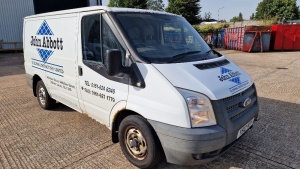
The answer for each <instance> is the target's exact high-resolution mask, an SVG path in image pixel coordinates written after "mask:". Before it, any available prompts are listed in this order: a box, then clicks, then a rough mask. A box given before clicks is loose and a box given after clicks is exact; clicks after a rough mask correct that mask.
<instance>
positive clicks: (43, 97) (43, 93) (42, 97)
mask: <svg viewBox="0 0 300 169" xmlns="http://www.w3.org/2000/svg"><path fill="white" fill-rule="evenodd" d="M39 99H40V102H41V104H42V105H45V103H46V91H45V89H44V88H43V87H41V88H40V89H39Z"/></svg>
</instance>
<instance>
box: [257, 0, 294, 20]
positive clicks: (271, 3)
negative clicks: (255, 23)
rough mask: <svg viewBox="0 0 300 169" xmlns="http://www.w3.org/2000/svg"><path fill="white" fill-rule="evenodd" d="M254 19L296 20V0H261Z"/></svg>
mask: <svg viewBox="0 0 300 169" xmlns="http://www.w3.org/2000/svg"><path fill="white" fill-rule="evenodd" d="M255 18H256V19H271V18H277V19H281V20H282V19H298V18H299V7H298V6H297V3H296V0H263V1H262V2H260V3H259V4H258V6H257V8H256V13H255Z"/></svg>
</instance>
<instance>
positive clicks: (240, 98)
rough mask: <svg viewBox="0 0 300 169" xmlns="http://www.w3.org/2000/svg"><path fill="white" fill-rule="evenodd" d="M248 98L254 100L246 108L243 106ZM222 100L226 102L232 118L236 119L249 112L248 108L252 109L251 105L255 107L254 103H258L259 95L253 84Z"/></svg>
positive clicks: (225, 104)
mask: <svg viewBox="0 0 300 169" xmlns="http://www.w3.org/2000/svg"><path fill="white" fill-rule="evenodd" d="M247 98H250V99H251V100H252V103H251V105H250V106H248V107H246V108H245V107H243V102H244V101H245V99H247ZM222 101H223V103H224V106H225V108H226V111H227V113H228V115H229V118H230V120H231V121H234V120H236V119H238V118H239V117H241V116H243V114H245V113H247V112H248V110H250V109H251V107H253V105H254V104H256V102H257V96H256V91H255V87H254V85H253V86H251V87H249V88H248V89H247V90H245V91H243V92H241V93H238V94H236V95H233V96H230V97H227V98H224V99H222Z"/></svg>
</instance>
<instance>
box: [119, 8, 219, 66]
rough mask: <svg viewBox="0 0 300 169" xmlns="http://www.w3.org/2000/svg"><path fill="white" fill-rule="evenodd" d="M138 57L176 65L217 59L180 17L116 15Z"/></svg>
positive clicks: (196, 33)
mask: <svg viewBox="0 0 300 169" xmlns="http://www.w3.org/2000/svg"><path fill="white" fill-rule="evenodd" d="M116 16H117V18H118V20H119V22H120V23H121V26H122V27H123V29H124V31H125V33H126V34H127V36H128V37H129V39H130V42H131V43H132V45H133V47H134V48H135V49H136V51H137V53H138V54H139V56H140V57H143V58H144V59H145V60H147V61H149V62H150V63H180V62H191V61H199V60H208V59H212V58H217V57H219V56H220V54H218V53H217V52H214V51H212V50H211V49H210V48H209V47H208V45H207V44H206V42H205V41H204V40H203V39H202V37H201V36H200V35H199V33H198V32H197V31H196V30H195V29H194V28H193V27H192V26H191V25H190V24H189V23H188V22H187V21H186V20H185V19H184V18H183V17H180V16H174V15H167V14H153V13H151V14H150V13H116Z"/></svg>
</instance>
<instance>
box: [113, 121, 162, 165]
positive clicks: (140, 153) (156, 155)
mask: <svg viewBox="0 0 300 169" xmlns="http://www.w3.org/2000/svg"><path fill="white" fill-rule="evenodd" d="M119 141H120V145H121V148H122V151H123V153H124V155H125V156H126V158H127V159H128V160H129V161H130V162H131V163H132V164H133V165H135V166H137V167H139V168H152V167H154V166H156V165H157V164H158V163H159V162H160V161H161V160H162V158H163V152H162V148H161V146H160V143H159V140H158V138H157V136H156V134H155V132H154V130H153V129H152V127H151V126H150V124H149V123H148V122H147V121H146V120H145V119H144V118H143V117H141V116H137V115H132V116H128V117H126V118H125V119H124V120H123V121H122V122H121V125H120V127H119Z"/></svg>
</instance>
